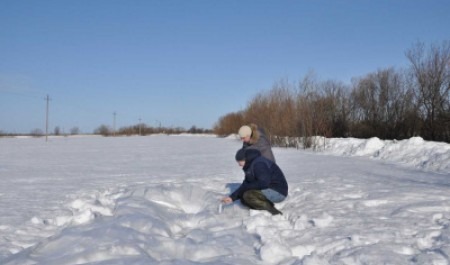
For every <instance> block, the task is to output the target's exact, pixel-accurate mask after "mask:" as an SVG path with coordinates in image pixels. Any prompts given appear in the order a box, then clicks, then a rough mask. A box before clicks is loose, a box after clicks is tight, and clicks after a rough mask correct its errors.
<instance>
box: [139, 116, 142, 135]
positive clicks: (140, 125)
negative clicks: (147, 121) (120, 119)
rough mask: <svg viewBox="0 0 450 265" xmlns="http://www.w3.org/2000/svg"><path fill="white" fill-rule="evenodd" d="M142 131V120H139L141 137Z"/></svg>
mask: <svg viewBox="0 0 450 265" xmlns="http://www.w3.org/2000/svg"><path fill="white" fill-rule="evenodd" d="M141 131H142V122H141V118H139V136H141V135H142V134H141Z"/></svg>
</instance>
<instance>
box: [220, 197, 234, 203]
mask: <svg viewBox="0 0 450 265" xmlns="http://www.w3.org/2000/svg"><path fill="white" fill-rule="evenodd" d="M221 201H222V202H223V203H225V204H230V203H232V202H233V199H231V198H230V197H225V198H223V199H222V200H221Z"/></svg>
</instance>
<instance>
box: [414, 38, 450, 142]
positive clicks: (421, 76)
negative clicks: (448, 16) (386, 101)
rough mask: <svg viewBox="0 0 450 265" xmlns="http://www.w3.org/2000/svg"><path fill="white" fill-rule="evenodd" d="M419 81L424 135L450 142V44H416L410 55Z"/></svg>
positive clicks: (418, 89)
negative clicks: (427, 45) (427, 47)
mask: <svg viewBox="0 0 450 265" xmlns="http://www.w3.org/2000/svg"><path fill="white" fill-rule="evenodd" d="M406 57H407V58H408V60H409V61H410V62H411V65H412V66H411V68H412V72H413V74H414V76H415V79H416V82H417V92H418V99H419V102H420V103H421V104H420V111H421V114H422V118H423V120H424V126H425V130H426V131H424V133H425V134H426V135H427V136H429V138H430V139H431V140H447V141H448V140H449V127H450V120H449V112H450V109H449V105H450V103H449V93H450V92H449V90H450V42H449V41H446V42H443V44H442V45H441V46H437V45H431V46H430V48H429V49H428V50H426V49H425V45H424V44H423V43H420V42H419V43H416V44H415V45H414V46H413V47H412V48H411V49H410V50H408V51H407V52H406Z"/></svg>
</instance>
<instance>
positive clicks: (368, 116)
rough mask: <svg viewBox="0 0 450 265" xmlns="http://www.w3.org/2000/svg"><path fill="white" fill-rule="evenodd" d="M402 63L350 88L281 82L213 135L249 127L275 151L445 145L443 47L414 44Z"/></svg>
mask: <svg viewBox="0 0 450 265" xmlns="http://www.w3.org/2000/svg"><path fill="white" fill-rule="evenodd" d="M405 56H406V57H407V59H408V61H409V63H410V65H409V67H408V68H407V69H394V68H386V69H378V70H376V71H375V72H372V73H368V74H367V75H365V76H362V77H357V78H353V79H352V82H351V84H350V85H348V84H343V83H342V82H340V81H335V80H326V81H321V80H317V78H316V77H315V75H314V74H313V73H310V74H307V75H306V76H304V78H303V79H302V80H300V81H298V82H290V81H288V80H280V81H279V82H276V83H275V84H274V85H273V87H272V88H271V89H270V90H269V91H264V92H261V93H259V94H257V95H256V96H254V98H252V99H251V100H250V101H249V102H248V104H247V107H246V108H245V109H244V110H241V111H238V112H233V113H228V114H226V115H224V116H222V117H221V118H220V119H219V121H218V122H217V123H216V125H215V126H214V133H216V134H218V135H229V134H231V133H236V132H237V130H238V129H239V127H240V126H242V125H243V124H248V123H255V124H257V125H258V126H260V127H262V128H264V129H265V131H266V133H267V134H268V135H269V136H270V138H271V139H272V141H273V144H275V145H277V144H278V145H283V144H284V143H285V138H286V137H297V138H302V139H305V143H307V141H308V140H307V139H310V138H311V137H312V136H324V137H356V138H370V137H379V138H381V139H397V140H400V139H405V138H410V137H413V136H421V137H423V138H424V139H425V140H432V141H445V142H450V92H449V90H450V42H449V41H444V42H443V43H442V44H440V45H429V46H428V47H427V46H426V45H425V44H424V43H420V42H418V43H416V44H414V45H413V46H412V48H410V49H409V50H407V51H406V52H405ZM283 137H284V138H283ZM277 141H284V142H283V143H281V142H280V143H277Z"/></svg>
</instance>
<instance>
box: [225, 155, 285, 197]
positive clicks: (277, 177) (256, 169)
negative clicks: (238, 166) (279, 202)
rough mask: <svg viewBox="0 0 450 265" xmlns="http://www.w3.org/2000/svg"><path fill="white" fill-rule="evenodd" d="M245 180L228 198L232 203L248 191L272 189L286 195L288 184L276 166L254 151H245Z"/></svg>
mask: <svg viewBox="0 0 450 265" xmlns="http://www.w3.org/2000/svg"><path fill="white" fill-rule="evenodd" d="M243 170H244V172H245V179H244V181H243V182H242V184H241V186H240V187H239V188H238V189H237V190H236V191H234V192H233V193H232V194H231V195H230V197H231V199H233V201H235V200H238V199H240V198H241V197H242V195H243V194H244V192H246V191H248V190H264V189H272V190H275V191H277V192H279V193H281V194H283V195H284V196H287V195H288V184H287V182H286V178H285V177H284V174H283V172H282V171H281V169H280V167H278V165H277V164H275V163H274V162H272V161H270V160H269V159H267V158H265V157H263V156H261V152H260V151H258V150H256V149H246V150H245V166H244V168H243Z"/></svg>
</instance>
